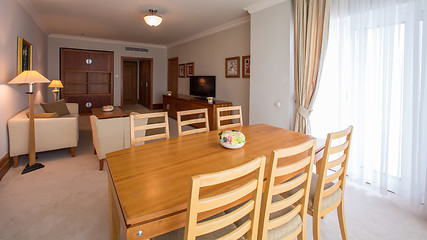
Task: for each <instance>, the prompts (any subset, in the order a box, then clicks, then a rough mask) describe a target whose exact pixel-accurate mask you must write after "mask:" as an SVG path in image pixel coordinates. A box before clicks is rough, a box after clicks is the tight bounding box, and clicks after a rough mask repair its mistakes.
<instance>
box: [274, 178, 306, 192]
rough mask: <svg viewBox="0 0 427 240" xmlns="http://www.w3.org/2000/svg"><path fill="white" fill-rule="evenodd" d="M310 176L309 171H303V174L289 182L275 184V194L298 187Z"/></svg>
mask: <svg viewBox="0 0 427 240" xmlns="http://www.w3.org/2000/svg"><path fill="white" fill-rule="evenodd" d="M307 178H308V174H307V173H302V174H301V175H299V176H298V177H296V178H294V179H291V180H289V181H287V182H284V183H281V184H279V185H276V186H274V189H273V195H277V194H280V193H284V192H287V191H289V190H292V189H294V188H296V187H298V186H299V185H301V184H303V183H304V181H306V180H307Z"/></svg>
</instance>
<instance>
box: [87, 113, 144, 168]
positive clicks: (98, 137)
mask: <svg viewBox="0 0 427 240" xmlns="http://www.w3.org/2000/svg"><path fill="white" fill-rule="evenodd" d="M131 114H132V113H131ZM139 121H140V122H137V123H136V124H138V125H142V124H143V125H145V124H147V119H141V120H139ZM90 125H91V127H92V140H93V147H94V149H95V153H96V154H97V155H98V159H99V170H100V171H101V170H103V169H104V160H105V158H106V154H107V153H110V152H114V151H118V150H122V149H125V148H129V147H130V126H129V125H130V120H129V117H121V118H107V119H98V118H97V117H96V116H95V115H92V116H90ZM137 134H138V136H137V137H140V136H145V131H139V132H138V133H137ZM141 144H144V143H141Z"/></svg>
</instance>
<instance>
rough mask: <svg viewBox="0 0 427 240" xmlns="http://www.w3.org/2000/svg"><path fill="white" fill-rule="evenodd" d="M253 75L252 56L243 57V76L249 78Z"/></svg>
mask: <svg viewBox="0 0 427 240" xmlns="http://www.w3.org/2000/svg"><path fill="white" fill-rule="evenodd" d="M250 76H251V56H250V55H248V56H243V57H242V77H243V78H249V77H250Z"/></svg>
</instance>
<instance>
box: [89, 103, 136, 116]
mask: <svg viewBox="0 0 427 240" xmlns="http://www.w3.org/2000/svg"><path fill="white" fill-rule="evenodd" d="M92 114H93V115H95V116H96V117H97V118H99V119H103V118H116V117H127V116H128V115H127V114H126V113H125V111H123V109H122V108H121V107H118V106H115V107H114V110H113V111H110V112H104V111H102V108H92Z"/></svg>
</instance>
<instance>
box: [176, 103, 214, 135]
mask: <svg viewBox="0 0 427 240" xmlns="http://www.w3.org/2000/svg"><path fill="white" fill-rule="evenodd" d="M176 114H177V118H176V120H177V123H178V136H180V137H181V136H185V135H189V134H194V133H202V132H209V119H208V109H207V108H203V109H194V110H187V111H178V112H176ZM203 114H204V117H202V118H199V115H203ZM182 118H184V119H182ZM188 118H189V119H188ZM194 124H198V125H199V124H202V125H204V127H201V128H196V129H191V130H186V131H183V129H182V127H183V126H187V125H193V126H197V125H194Z"/></svg>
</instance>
